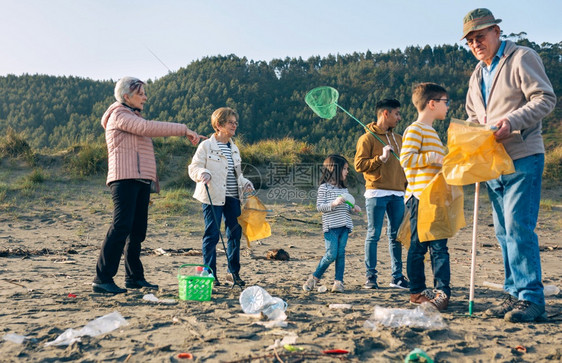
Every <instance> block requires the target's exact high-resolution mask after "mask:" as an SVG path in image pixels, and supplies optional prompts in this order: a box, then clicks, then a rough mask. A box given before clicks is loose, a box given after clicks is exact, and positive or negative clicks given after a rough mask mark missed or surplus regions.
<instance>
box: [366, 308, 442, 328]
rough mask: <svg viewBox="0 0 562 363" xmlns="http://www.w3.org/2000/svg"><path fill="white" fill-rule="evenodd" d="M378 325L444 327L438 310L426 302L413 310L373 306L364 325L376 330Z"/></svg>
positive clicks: (392, 326)
mask: <svg viewBox="0 0 562 363" xmlns="http://www.w3.org/2000/svg"><path fill="white" fill-rule="evenodd" d="M380 325H383V326H388V327H391V328H396V327H400V326H412V327H419V328H425V329H441V328H444V327H446V324H445V322H444V321H443V317H442V316H441V314H440V313H439V311H438V310H437V309H436V308H435V307H434V306H433V305H431V304H430V303H428V302H425V303H422V304H421V305H420V306H418V307H417V308H415V309H413V310H410V309H388V308H383V307H380V306H375V311H374V312H373V315H372V316H371V318H370V319H369V320H367V321H365V324H364V327H365V328H367V329H372V330H377V328H378V327H379V326H380Z"/></svg>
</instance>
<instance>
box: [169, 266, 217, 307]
mask: <svg viewBox="0 0 562 363" xmlns="http://www.w3.org/2000/svg"><path fill="white" fill-rule="evenodd" d="M197 266H201V267H206V268H207V269H209V271H210V272H211V274H212V273H213V270H212V269H211V268H210V267H209V266H207V265H199V264H192V263H186V264H183V265H181V266H180V267H179V269H178V287H179V298H180V300H192V301H209V300H211V294H212V292H213V282H215V278H214V277H211V276H197V275H183V274H182V271H181V270H182V269H183V268H185V267H197Z"/></svg>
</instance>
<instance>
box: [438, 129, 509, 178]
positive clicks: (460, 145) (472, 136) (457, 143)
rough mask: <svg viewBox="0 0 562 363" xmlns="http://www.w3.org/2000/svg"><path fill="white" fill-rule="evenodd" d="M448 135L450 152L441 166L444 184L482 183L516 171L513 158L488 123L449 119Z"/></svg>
mask: <svg viewBox="0 0 562 363" xmlns="http://www.w3.org/2000/svg"><path fill="white" fill-rule="evenodd" d="M447 137H448V141H447V148H448V149H449V152H448V154H447V155H445V157H444V158H443V168H442V170H443V175H444V176H445V180H446V181H447V184H449V185H468V184H473V183H476V182H484V181H488V180H492V179H496V178H497V177H499V176H500V175H503V174H511V173H513V172H514V171H515V168H514V167H513V161H512V160H511V158H510V157H509V155H508V154H507V152H506V151H505V148H504V147H503V145H502V144H501V143H498V142H497V141H496V139H495V138H494V131H492V130H490V128H489V127H488V126H486V125H480V124H476V123H473V122H468V121H462V120H458V119H452V120H451V123H450V125H449V129H448V131H447Z"/></svg>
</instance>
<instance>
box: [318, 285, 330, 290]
mask: <svg viewBox="0 0 562 363" xmlns="http://www.w3.org/2000/svg"><path fill="white" fill-rule="evenodd" d="M326 291H328V288H327V287H326V286H324V285H321V286H318V292H326Z"/></svg>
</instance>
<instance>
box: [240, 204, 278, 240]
mask: <svg viewBox="0 0 562 363" xmlns="http://www.w3.org/2000/svg"><path fill="white" fill-rule="evenodd" d="M267 212H268V210H267V209H265V206H264V205H263V203H262V202H261V201H260V200H259V199H258V197H257V196H255V195H251V196H249V197H248V199H246V203H244V206H243V207H242V213H241V214H240V217H238V223H239V224H240V226H241V227H242V234H243V235H244V237H246V240H247V242H248V247H250V242H252V241H255V240H258V239H264V238H267V237H269V236H271V226H270V225H269V223H267V222H266V221H265V217H266V216H267Z"/></svg>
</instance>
